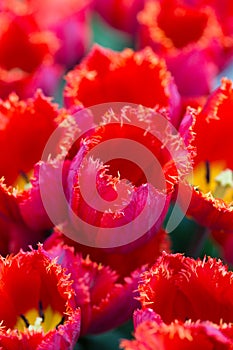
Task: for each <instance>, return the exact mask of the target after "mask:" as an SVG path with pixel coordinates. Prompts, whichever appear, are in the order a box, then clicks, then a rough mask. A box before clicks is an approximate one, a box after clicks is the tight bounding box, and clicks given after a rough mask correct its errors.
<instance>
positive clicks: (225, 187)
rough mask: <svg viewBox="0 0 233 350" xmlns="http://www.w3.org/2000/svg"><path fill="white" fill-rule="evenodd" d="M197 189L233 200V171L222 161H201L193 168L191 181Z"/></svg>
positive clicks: (219, 197) (226, 199)
mask: <svg viewBox="0 0 233 350" xmlns="http://www.w3.org/2000/svg"><path fill="white" fill-rule="evenodd" d="M192 183H193V185H194V186H197V189H198V190H199V191H202V192H203V193H205V194H207V193H211V194H212V195H213V197H214V198H218V199H223V200H224V201H225V202H227V203H228V204H230V203H232V202H233V171H232V170H231V169H228V168H226V166H225V164H223V163H222V162H211V163H210V162H209V161H206V162H202V163H200V164H198V165H197V166H196V167H195V168H194V172H193V181H192Z"/></svg>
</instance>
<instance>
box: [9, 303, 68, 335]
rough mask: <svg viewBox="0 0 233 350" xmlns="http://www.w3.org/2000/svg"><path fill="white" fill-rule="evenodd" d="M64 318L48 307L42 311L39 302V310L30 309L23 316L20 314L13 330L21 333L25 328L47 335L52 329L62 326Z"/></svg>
mask: <svg viewBox="0 0 233 350" xmlns="http://www.w3.org/2000/svg"><path fill="white" fill-rule="evenodd" d="M63 322H64V317H63V316H62V315H61V313H60V312H58V311H55V310H53V309H52V307H51V306H50V305H49V306H47V308H46V309H45V310H43V307H42V303H41V302H39V308H38V309H36V308H32V309H30V310H28V311H27V312H26V313H25V314H20V315H19V316H18V318H17V322H16V325H15V327H14V328H15V329H18V330H19V331H21V332H23V331H25V328H27V329H28V330H29V331H43V332H44V333H47V332H49V331H51V330H52V329H55V328H57V327H58V326H59V325H60V324H63Z"/></svg>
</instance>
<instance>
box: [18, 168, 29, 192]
mask: <svg viewBox="0 0 233 350" xmlns="http://www.w3.org/2000/svg"><path fill="white" fill-rule="evenodd" d="M32 175H33V170H31V171H29V172H28V173H25V172H23V171H20V173H19V175H18V177H17V179H16V180H15V182H14V184H13V187H16V188H18V189H19V190H22V191H23V190H28V189H29V188H31V186H32V185H31V182H30V179H31V177H32Z"/></svg>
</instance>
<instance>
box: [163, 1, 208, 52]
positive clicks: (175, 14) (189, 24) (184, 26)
mask: <svg viewBox="0 0 233 350" xmlns="http://www.w3.org/2000/svg"><path fill="white" fill-rule="evenodd" d="M164 10H165V8H164ZM207 21H208V17H207V15H206V14H205V13H201V12H200V11H196V10H194V9H190V8H189V9H184V8H175V9H174V8H170V9H169V11H167V8H166V11H163V9H162V11H161V13H160V15H159V17H158V24H159V26H160V28H161V29H162V30H163V31H164V32H165V34H166V36H167V37H168V38H170V39H171V40H172V42H173V44H174V46H175V47H177V48H182V47H185V46H186V45H188V44H190V43H192V42H196V41H197V40H199V39H200V38H201V36H202V35H203V32H204V30H205V27H206V25H207Z"/></svg>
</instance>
